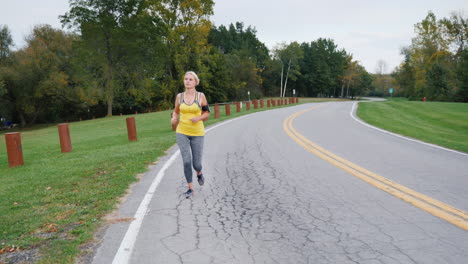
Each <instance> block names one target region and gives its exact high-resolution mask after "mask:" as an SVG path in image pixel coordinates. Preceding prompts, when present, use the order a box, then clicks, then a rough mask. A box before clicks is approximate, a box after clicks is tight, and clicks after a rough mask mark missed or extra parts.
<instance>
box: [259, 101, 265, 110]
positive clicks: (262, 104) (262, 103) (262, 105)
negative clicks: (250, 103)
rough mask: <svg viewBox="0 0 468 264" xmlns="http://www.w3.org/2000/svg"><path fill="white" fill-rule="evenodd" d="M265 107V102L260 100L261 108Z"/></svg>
mask: <svg viewBox="0 0 468 264" xmlns="http://www.w3.org/2000/svg"><path fill="white" fill-rule="evenodd" d="M264 106H265V103H264V102H263V99H261V100H260V108H263V107H264Z"/></svg>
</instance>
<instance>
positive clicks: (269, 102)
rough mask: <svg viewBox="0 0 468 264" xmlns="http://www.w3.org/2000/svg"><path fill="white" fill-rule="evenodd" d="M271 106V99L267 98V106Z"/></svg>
mask: <svg viewBox="0 0 468 264" xmlns="http://www.w3.org/2000/svg"><path fill="white" fill-rule="evenodd" d="M270 106H271V101H270V99H268V100H267V107H268V108H270Z"/></svg>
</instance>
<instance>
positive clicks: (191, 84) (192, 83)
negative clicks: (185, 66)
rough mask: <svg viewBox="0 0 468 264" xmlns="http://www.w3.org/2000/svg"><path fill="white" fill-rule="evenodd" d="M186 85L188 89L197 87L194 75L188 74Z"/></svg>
mask: <svg viewBox="0 0 468 264" xmlns="http://www.w3.org/2000/svg"><path fill="white" fill-rule="evenodd" d="M184 85H185V88H187V89H190V88H195V86H196V85H197V80H196V79H195V77H193V75H192V74H186V75H185V77H184Z"/></svg>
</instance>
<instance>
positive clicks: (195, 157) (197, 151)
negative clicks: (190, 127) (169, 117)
mask: <svg viewBox="0 0 468 264" xmlns="http://www.w3.org/2000/svg"><path fill="white" fill-rule="evenodd" d="M204 138H205V137H204V136H187V135H184V134H180V133H176V139H177V145H179V149H180V155H182V161H183V162H184V174H185V179H186V180H187V183H191V182H192V161H193V168H194V169H195V171H197V172H200V171H202V154H203V140H204Z"/></svg>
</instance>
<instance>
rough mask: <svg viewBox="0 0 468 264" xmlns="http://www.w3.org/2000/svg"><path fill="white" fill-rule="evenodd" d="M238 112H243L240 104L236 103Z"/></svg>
mask: <svg viewBox="0 0 468 264" xmlns="http://www.w3.org/2000/svg"><path fill="white" fill-rule="evenodd" d="M236 111H237V112H238V113H239V112H240V111H241V108H240V102H236Z"/></svg>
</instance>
